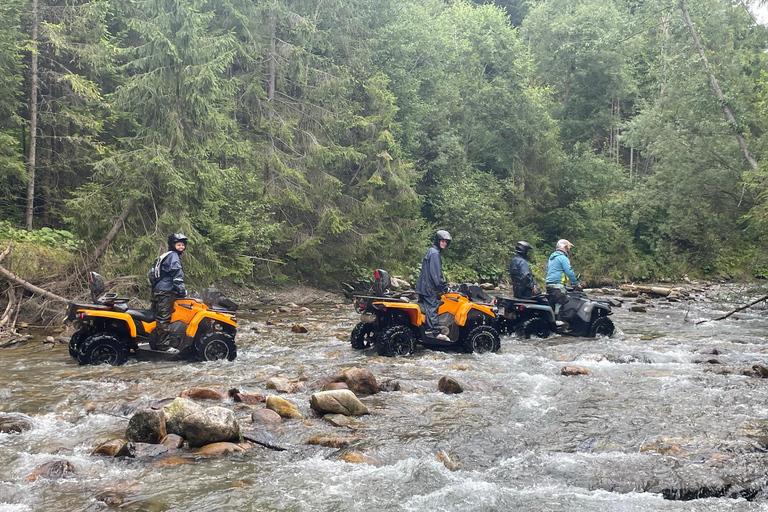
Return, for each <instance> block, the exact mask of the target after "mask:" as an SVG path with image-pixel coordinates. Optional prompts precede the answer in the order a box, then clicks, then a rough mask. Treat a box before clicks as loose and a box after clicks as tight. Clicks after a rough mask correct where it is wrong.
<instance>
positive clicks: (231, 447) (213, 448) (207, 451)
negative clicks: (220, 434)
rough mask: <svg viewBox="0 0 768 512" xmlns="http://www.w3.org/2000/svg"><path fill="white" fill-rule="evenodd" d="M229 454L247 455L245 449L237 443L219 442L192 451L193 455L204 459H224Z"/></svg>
mask: <svg viewBox="0 0 768 512" xmlns="http://www.w3.org/2000/svg"><path fill="white" fill-rule="evenodd" d="M229 453H245V448H243V447H242V446H240V445H239V444H235V443H226V442H219V443H211V444H207V445H205V446H202V447H200V448H197V449H196V450H192V454H193V455H197V456H202V457H223V456H224V455H227V454H229Z"/></svg>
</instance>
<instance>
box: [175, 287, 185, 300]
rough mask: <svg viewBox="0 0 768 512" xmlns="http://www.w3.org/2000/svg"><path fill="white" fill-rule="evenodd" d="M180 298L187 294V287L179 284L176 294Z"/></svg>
mask: <svg viewBox="0 0 768 512" xmlns="http://www.w3.org/2000/svg"><path fill="white" fill-rule="evenodd" d="M176 295H177V296H178V297H179V298H180V299H183V298H184V297H186V296H187V289H186V288H185V287H184V285H181V286H180V287H179V292H178V293H177V294H176Z"/></svg>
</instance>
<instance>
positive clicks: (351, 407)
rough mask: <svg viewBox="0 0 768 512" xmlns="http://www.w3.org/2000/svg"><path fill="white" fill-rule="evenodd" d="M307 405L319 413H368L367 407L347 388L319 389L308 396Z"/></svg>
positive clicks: (349, 414) (348, 414)
mask: <svg viewBox="0 0 768 512" xmlns="http://www.w3.org/2000/svg"><path fill="white" fill-rule="evenodd" d="M309 405H310V406H311V407H312V409H313V410H315V411H317V412H319V413H326V412H329V413H333V414H344V415H345V416H359V415H361V414H368V408H367V407H366V406H365V405H363V403H362V402H361V401H360V400H358V399H357V397H356V396H355V394H354V393H353V392H352V391H349V390H348V389H337V390H333V391H319V392H317V393H314V394H312V396H311V397H309Z"/></svg>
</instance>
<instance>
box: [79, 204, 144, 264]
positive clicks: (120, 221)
mask: <svg viewBox="0 0 768 512" xmlns="http://www.w3.org/2000/svg"><path fill="white" fill-rule="evenodd" d="M131 210H133V199H128V202H127V203H125V208H123V211H122V212H120V216H119V217H117V220H116V221H115V223H114V224H113V225H112V229H110V230H109V233H107V236H105V237H104V240H102V241H101V243H100V244H99V246H98V247H96V250H94V251H93V252H92V253H91V255H90V256H89V257H88V261H87V262H86V270H88V267H90V266H91V265H93V264H94V263H96V261H98V259H99V258H101V255H102V254H104V253H105V252H106V250H107V248H108V247H109V244H111V243H112V240H114V239H115V237H116V236H117V233H118V232H119V231H120V228H122V227H123V225H124V224H125V220H126V219H127V218H128V215H130V214H131Z"/></svg>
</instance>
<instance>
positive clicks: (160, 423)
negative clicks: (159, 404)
mask: <svg viewBox="0 0 768 512" xmlns="http://www.w3.org/2000/svg"><path fill="white" fill-rule="evenodd" d="M167 433H168V432H167V431H166V427H165V414H164V413H163V411H154V410H152V409H143V410H140V411H137V412H136V414H134V415H133V416H132V417H131V419H130V421H129V422H128V428H127V429H126V430H125V437H126V438H127V439H128V440H129V441H133V442H134V443H150V444H157V443H159V442H160V440H161V439H162V438H164V437H165V436H166V435H167Z"/></svg>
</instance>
